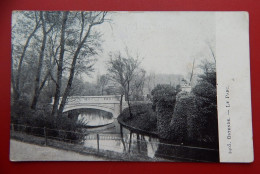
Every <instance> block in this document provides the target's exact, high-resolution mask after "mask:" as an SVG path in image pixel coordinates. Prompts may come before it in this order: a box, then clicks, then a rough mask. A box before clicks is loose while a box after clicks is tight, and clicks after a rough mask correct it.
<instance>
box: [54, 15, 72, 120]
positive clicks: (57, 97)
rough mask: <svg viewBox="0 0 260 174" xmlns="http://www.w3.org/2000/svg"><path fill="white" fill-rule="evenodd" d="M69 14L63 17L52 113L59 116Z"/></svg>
mask: <svg viewBox="0 0 260 174" xmlns="http://www.w3.org/2000/svg"><path fill="white" fill-rule="evenodd" d="M68 14H69V12H65V13H64V15H63V19H62V27H61V38H60V56H59V62H58V71H57V82H56V89H55V96H54V103H53V108H52V113H51V115H52V116H57V113H58V106H59V101H60V93H61V80H62V68H63V58H64V51H65V49H64V48H65V28H66V22H67V18H68Z"/></svg>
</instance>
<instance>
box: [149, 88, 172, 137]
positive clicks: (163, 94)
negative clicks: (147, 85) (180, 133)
mask: <svg viewBox="0 0 260 174" xmlns="http://www.w3.org/2000/svg"><path fill="white" fill-rule="evenodd" d="M152 101H153V109H154V110H155V111H156V115H157V129H158V135H159V137H160V138H163V139H169V138H170V136H171V134H172V133H171V128H170V122H171V119H172V115H173V110H174V105H175V101H176V90H175V88H174V87H173V86H171V85H167V84H159V85H157V86H156V87H155V88H154V89H153V90H152Z"/></svg>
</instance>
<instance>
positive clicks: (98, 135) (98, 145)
mask: <svg viewBox="0 0 260 174" xmlns="http://www.w3.org/2000/svg"><path fill="white" fill-rule="evenodd" d="M97 149H98V153H99V134H97Z"/></svg>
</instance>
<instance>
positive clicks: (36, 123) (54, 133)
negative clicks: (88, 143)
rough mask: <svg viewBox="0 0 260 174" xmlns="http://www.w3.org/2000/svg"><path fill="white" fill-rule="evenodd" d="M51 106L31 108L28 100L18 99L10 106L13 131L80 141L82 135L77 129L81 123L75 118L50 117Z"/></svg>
mask: <svg viewBox="0 0 260 174" xmlns="http://www.w3.org/2000/svg"><path fill="white" fill-rule="evenodd" d="M50 110H51V106H48V105H47V106H43V107H42V109H38V110H32V109H31V108H30V106H29V102H25V101H18V102H14V103H13V105H12V106H11V124H13V129H14V130H15V131H20V132H25V133H28V134H32V135H35V136H45V134H44V127H45V128H46V129H45V131H46V135H47V136H48V138H53V139H58V140H63V141H69V142H70V141H73V142H80V141H81V140H83V138H84V135H83V134H81V133H82V130H81V129H79V127H81V126H82V125H81V124H80V123H79V122H78V121H77V119H70V118H68V117H65V116H64V117H51V116H50V115H51V113H50ZM75 132H77V133H75Z"/></svg>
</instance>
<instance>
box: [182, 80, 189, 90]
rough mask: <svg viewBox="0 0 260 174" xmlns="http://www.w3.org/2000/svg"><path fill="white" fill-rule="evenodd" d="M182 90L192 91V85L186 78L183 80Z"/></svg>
mask: <svg viewBox="0 0 260 174" xmlns="http://www.w3.org/2000/svg"><path fill="white" fill-rule="evenodd" d="M181 90H182V91H186V92H190V91H191V85H190V83H188V82H187V80H185V79H182V80H181Z"/></svg>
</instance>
